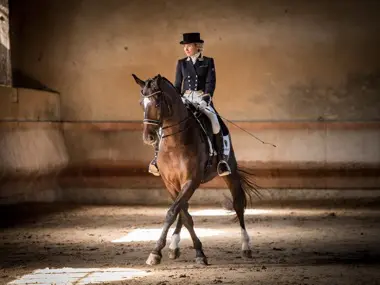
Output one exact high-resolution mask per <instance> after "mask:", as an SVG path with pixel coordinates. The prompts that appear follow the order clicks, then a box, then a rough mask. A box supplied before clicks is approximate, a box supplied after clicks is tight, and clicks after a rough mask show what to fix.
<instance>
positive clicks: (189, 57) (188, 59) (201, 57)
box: [186, 52, 203, 61]
mask: <svg viewBox="0 0 380 285" xmlns="http://www.w3.org/2000/svg"><path fill="white" fill-rule="evenodd" d="M191 59H193V60H195V59H197V60H198V61H203V54H201V53H200V52H198V53H196V54H194V55H193V56H188V57H187V59H186V61H190V60H191Z"/></svg>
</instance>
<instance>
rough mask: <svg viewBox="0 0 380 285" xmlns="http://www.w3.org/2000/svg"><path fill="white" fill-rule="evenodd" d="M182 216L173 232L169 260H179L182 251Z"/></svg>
mask: <svg viewBox="0 0 380 285" xmlns="http://www.w3.org/2000/svg"><path fill="white" fill-rule="evenodd" d="M182 224H183V223H182V216H181V215H178V220H177V225H176V227H175V230H174V232H173V235H172V238H171V242H170V245H169V258H170V259H177V258H178V257H179V256H180V255H181V252H180V249H179V242H180V240H181V238H180V233H181V229H182Z"/></svg>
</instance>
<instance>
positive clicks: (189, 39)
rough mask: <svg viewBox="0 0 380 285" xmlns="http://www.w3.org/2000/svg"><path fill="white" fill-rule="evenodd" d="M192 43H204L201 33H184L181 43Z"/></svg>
mask: <svg viewBox="0 0 380 285" xmlns="http://www.w3.org/2000/svg"><path fill="white" fill-rule="evenodd" d="M192 43H204V41H203V40H201V35H200V33H185V34H183V40H182V41H181V42H180V44H181V45H184V44H192Z"/></svg>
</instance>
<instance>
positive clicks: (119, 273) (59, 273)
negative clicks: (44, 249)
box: [8, 268, 150, 285]
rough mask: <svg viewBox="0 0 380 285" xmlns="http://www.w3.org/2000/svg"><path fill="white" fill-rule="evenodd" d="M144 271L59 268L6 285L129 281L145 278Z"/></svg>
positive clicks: (30, 275) (62, 284)
mask: <svg viewBox="0 0 380 285" xmlns="http://www.w3.org/2000/svg"><path fill="white" fill-rule="evenodd" d="M149 274H150V273H148V272H146V271H144V270H138V269H131V268H61V269H50V268H45V269H38V270H35V271H33V272H32V273H31V274H27V275H24V276H23V277H21V278H19V279H17V280H14V281H12V282H9V283H8V285H26V284H35V285H45V284H55V285H74V284H75V285H87V284H101V283H105V284H109V283H108V282H116V281H124V280H130V279H133V278H137V277H143V276H147V275H149Z"/></svg>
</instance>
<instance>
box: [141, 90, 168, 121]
mask: <svg viewBox="0 0 380 285" xmlns="http://www.w3.org/2000/svg"><path fill="white" fill-rule="evenodd" d="M140 93H141V96H142V97H143V98H150V97H153V96H154V95H157V94H161V93H163V92H162V91H161V90H158V91H156V92H153V93H152V94H148V95H145V94H144V93H143V91H142V90H141V91H140ZM157 107H160V113H159V117H158V119H156V120H152V119H149V118H147V117H146V116H147V112H145V108H144V120H143V123H144V124H149V125H155V126H159V127H161V126H162V120H161V113H162V105H161V104H159V102H158V101H156V108H157Z"/></svg>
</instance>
